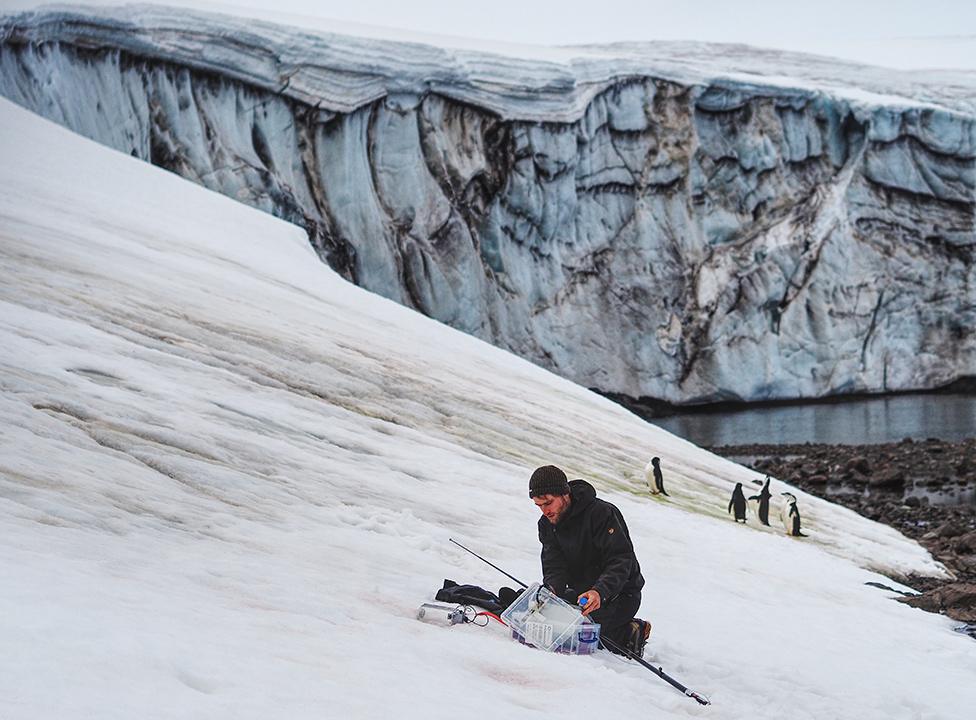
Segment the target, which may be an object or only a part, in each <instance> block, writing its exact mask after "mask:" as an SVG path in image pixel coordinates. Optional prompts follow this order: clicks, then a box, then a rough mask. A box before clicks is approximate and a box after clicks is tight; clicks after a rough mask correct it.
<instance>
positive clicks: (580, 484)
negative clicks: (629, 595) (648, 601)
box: [539, 480, 644, 603]
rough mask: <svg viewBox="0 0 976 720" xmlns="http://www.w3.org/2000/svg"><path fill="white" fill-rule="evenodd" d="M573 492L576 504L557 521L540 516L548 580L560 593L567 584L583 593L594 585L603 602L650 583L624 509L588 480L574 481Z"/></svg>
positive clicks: (545, 577) (544, 576)
mask: <svg viewBox="0 0 976 720" xmlns="http://www.w3.org/2000/svg"><path fill="white" fill-rule="evenodd" d="M569 492H570V495H571V496H572V498H573V502H572V505H570V507H569V510H567V511H566V514H565V515H564V516H563V517H562V518H561V519H560V520H559V522H558V523H557V524H556V525H553V524H552V523H550V522H549V520H547V519H546V517H545V516H543V517H540V518H539V541H540V542H541V543H542V581H543V582H544V583H545V584H546V585H548V586H549V587H550V588H552V589H553V590H554V591H555V592H556V593H557V594H558V595H560V596H561V595H562V594H563V593H564V591H565V590H566V588H567V587H571V588H573V589H574V590H575V591H576V592H577V593H579V594H582V593H584V592H586V591H587V590H589V589H590V588H593V589H595V590H596V591H597V592H598V593H600V601H601V602H603V603H606V602H608V601H610V600H612V599H613V598H615V597H616V596H617V595H619V594H620V593H624V592H635V591H638V590H640V589H641V588H642V587H644V578H643V576H642V575H641V571H640V564H638V562H637V556H636V555H635V554H634V546H633V544H632V543H631V542H630V533H629V532H628V531H627V524H626V523H625V522H624V518H623V516H622V515H621V514H620V511H619V510H618V509H617V508H616V507H614V506H613V505H611V504H610V503H608V502H606V501H605V500H600V499H598V498H597V496H596V490H594V489H593V486H592V485H590V484H589V483H588V482H586V481H585V480H573V481H572V482H570V483H569Z"/></svg>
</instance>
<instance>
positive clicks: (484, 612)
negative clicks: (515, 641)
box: [475, 610, 508, 627]
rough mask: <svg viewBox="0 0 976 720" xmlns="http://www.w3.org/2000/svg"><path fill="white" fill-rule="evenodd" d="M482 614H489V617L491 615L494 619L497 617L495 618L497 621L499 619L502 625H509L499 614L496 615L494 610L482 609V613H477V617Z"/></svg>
mask: <svg viewBox="0 0 976 720" xmlns="http://www.w3.org/2000/svg"><path fill="white" fill-rule="evenodd" d="M480 615H487V616H488V617H490V618H493V619H495V620H497V621H498V622H500V623H501V624H502V625H505V627H508V625H507V624H506V623H505V621H504V620H502V619H501V618H500V617H498V616H497V615H496V614H495V613H493V612H488V611H487V610H482V611H481V612H480V613H475V617H478V616H480Z"/></svg>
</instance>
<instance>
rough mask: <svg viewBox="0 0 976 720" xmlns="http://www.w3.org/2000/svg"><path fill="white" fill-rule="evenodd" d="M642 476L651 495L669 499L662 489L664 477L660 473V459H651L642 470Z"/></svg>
mask: <svg viewBox="0 0 976 720" xmlns="http://www.w3.org/2000/svg"><path fill="white" fill-rule="evenodd" d="M644 476H645V477H646V478H647V484H648V486H649V487H650V488H651V495H664V496H665V497H671V496H670V495H668V493H667V491H666V490H665V489H664V475H663V474H662V473H661V458H657V457H655V458H651V461H650V462H649V463H648V464H647V467H645V468H644Z"/></svg>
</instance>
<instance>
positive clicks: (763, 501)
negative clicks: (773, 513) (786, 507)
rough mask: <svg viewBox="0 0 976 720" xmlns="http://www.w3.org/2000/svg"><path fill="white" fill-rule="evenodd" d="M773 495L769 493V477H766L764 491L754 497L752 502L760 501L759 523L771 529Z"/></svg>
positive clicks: (751, 498)
mask: <svg viewBox="0 0 976 720" xmlns="http://www.w3.org/2000/svg"><path fill="white" fill-rule="evenodd" d="M772 496H773V494H772V493H771V492H769V475H767V476H766V484H765V485H763V488H762V490H760V491H759V494H758V495H752V496H751V497H750V498H749V499H750V500H758V501H759V513H758V514H759V522H761V523H762V524H763V525H765V526H766V527H769V498H771V497H772Z"/></svg>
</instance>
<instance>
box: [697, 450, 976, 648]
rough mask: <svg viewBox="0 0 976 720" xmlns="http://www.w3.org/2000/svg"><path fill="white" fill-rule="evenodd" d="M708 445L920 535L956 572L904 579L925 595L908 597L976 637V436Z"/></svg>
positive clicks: (718, 452)
mask: <svg viewBox="0 0 976 720" xmlns="http://www.w3.org/2000/svg"><path fill="white" fill-rule="evenodd" d="M709 449H710V450H711V451H712V452H714V453H716V454H718V455H721V456H723V457H727V458H730V459H732V460H735V461H736V462H740V463H742V464H744V465H748V466H749V467H752V468H753V469H755V470H758V471H759V472H762V473H767V474H769V475H771V476H772V477H773V478H777V479H779V480H783V481H785V482H789V483H791V484H793V485H795V486H796V487H799V488H801V489H803V490H805V491H806V492H809V493H810V494H812V495H816V496H818V497H822V498H825V499H828V500H830V501H831V502H835V503H838V504H840V505H843V506H845V507H848V508H850V509H852V510H854V511H855V512H857V513H859V514H861V515H863V516H865V517H868V518H871V519H872V520H877V521H878V522H882V523H885V524H887V525H890V526H891V527H893V528H895V529H897V530H899V531H900V532H902V533H903V534H905V535H907V536H908V537H910V538H913V539H915V540H917V541H918V542H919V543H920V544H921V545H922V546H923V547H925V548H926V549H927V550H928V551H929V552H931V553H932V555H933V557H935V558H936V559H937V560H939V561H940V562H941V563H942V564H943V565H945V567H946V568H947V569H948V570H949V572H950V573H951V574H952V575H953V576H954V577H953V579H951V580H948V581H946V580H940V579H937V578H931V577H919V576H913V577H909V578H899V580H901V581H903V582H905V583H906V584H907V585H908V586H909V587H912V588H915V589H916V590H918V591H919V592H920V593H921V594H920V595H917V596H912V597H906V598H904V599H903V602H906V603H908V604H909V605H912V606H914V607H919V608H922V609H924V610H929V611H931V612H937V613H943V614H945V615H947V616H949V617H951V618H953V619H955V620H959V621H961V622H964V623H967V624H968V627H967V629H966V631H967V632H968V633H969V634H970V635H972V636H973V637H976V439H970V440H965V441H963V442H955V443H954V442H946V441H942V440H936V439H928V440H922V441H917V440H916V441H912V440H911V439H907V438H906V439H904V440H902V441H900V442H898V443H886V444H879V445H826V444H816V443H804V444H801V445H768V444H759V445H727V446H721V447H713V448H709Z"/></svg>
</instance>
